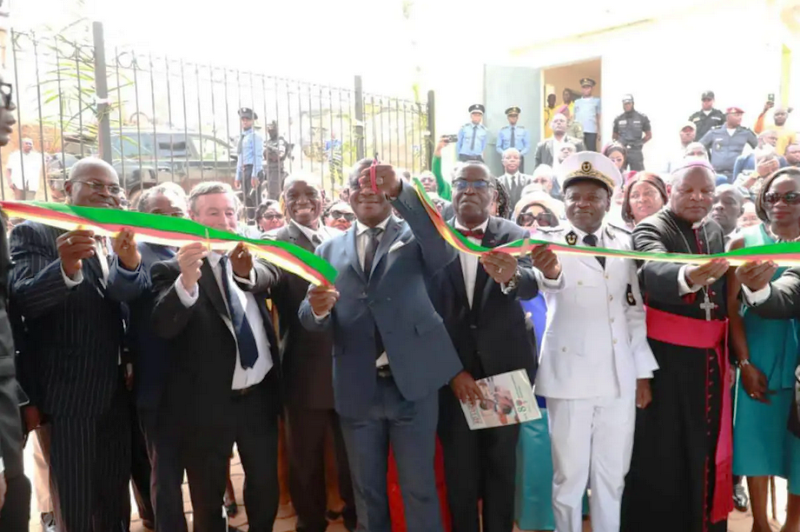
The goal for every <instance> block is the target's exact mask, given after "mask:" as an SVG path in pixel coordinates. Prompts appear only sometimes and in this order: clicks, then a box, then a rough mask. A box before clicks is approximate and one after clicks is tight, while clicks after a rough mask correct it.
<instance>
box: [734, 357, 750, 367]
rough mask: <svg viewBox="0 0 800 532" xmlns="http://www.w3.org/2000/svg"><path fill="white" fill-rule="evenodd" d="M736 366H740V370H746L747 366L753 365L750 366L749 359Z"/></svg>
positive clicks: (739, 362) (740, 361)
mask: <svg viewBox="0 0 800 532" xmlns="http://www.w3.org/2000/svg"><path fill="white" fill-rule="evenodd" d="M736 365H737V366H739V369H742V368H744V367H745V366H750V365H751V364H750V359H749V358H745V359H743V360H739V361H738V362H737V363H736Z"/></svg>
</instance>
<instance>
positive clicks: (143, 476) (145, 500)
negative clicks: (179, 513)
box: [129, 399, 154, 524]
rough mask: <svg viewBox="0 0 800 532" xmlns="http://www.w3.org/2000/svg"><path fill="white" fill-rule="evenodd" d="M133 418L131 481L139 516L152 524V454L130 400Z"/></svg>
mask: <svg viewBox="0 0 800 532" xmlns="http://www.w3.org/2000/svg"><path fill="white" fill-rule="evenodd" d="M129 411H130V420H131V483H132V484H133V498H134V499H135V500H136V506H137V508H138V509H139V517H140V518H141V519H142V521H144V522H145V523H147V524H152V523H153V520H154V517H153V503H152V501H151V494H150V477H151V467H150V456H149V453H148V452H147V443H146V441H145V439H144V429H143V428H142V423H141V420H140V419H139V415H138V413H137V410H136V406H135V405H134V403H133V399H131V402H130V407H129Z"/></svg>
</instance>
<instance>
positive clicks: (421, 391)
mask: <svg viewBox="0 0 800 532" xmlns="http://www.w3.org/2000/svg"><path fill="white" fill-rule="evenodd" d="M370 163H371V161H369V160H366V159H364V160H362V161H360V162H359V163H357V164H356V166H355V168H354V170H353V173H352V174H351V176H350V204H351V205H352V207H353V211H354V212H355V213H356V217H357V221H356V223H355V224H353V226H352V227H351V228H350V230H349V231H348V232H347V233H345V234H344V235H342V236H339V237H336V238H333V239H331V240H328V241H327V242H324V243H323V244H322V245H320V246H319V247H318V248H317V250H316V254H317V255H319V256H321V257H323V258H324V259H326V260H327V261H328V262H330V263H331V264H332V265H333V266H334V267H335V268H336V269H337V270H338V272H339V274H338V277H337V280H336V285H335V287H331V288H325V287H322V288H313V289H311V290H309V294H308V297H307V298H306V299H305V301H303V303H302V305H301V306H300V310H299V313H298V314H299V316H300V319H301V321H302V323H303V325H304V327H306V328H307V329H309V330H317V331H318V330H323V329H326V328H332V329H333V334H334V346H333V366H334V367H333V375H334V377H333V388H334V398H335V406H336V410H337V412H338V413H339V415H340V416H341V423H342V430H343V433H344V439H345V445H346V447H347V454H348V458H349V460H350V470H351V473H352V477H353V484H354V487H355V495H356V508H357V513H358V520H359V523H358V530H362V531H366V530H369V531H370V532H388V531H390V530H391V521H390V518H389V505H388V499H387V494H386V470H387V459H388V452H389V444H390V443H391V445H392V449H393V451H394V456H395V459H396V461H397V469H398V471H399V473H400V489H401V490H402V494H403V501H404V505H405V518H406V522H407V527H408V530H409V532H417V531H420V532H421V531H424V532H436V531H441V530H442V519H441V514H440V511H439V500H438V497H437V493H436V480H435V475H434V469H433V460H434V451H435V442H436V423H437V418H438V407H439V401H438V390H439V388H441V387H442V386H444V385H446V384H447V383H448V382H451V381H456V383H458V382H460V381H461V379H462V378H463V377H464V376H463V374H462V373H461V369H462V367H461V363H460V362H459V359H458V355H457V353H456V351H455V349H454V348H453V344H452V342H451V341H450V338H449V336H448V334H447V330H446V329H445V327H444V323H443V322H442V319H441V318H440V317H439V315H438V314H437V313H436V311H435V309H434V308H433V305H432V303H431V301H430V298H429V297H428V293H427V290H426V286H425V279H426V278H427V277H428V276H432V275H434V274H435V273H436V272H438V271H439V270H441V269H442V268H444V267H445V266H447V264H448V263H449V262H450V261H452V260H455V258H456V256H457V255H456V253H455V251H454V250H453V249H452V248H450V247H449V246H448V244H447V243H446V242H445V241H444V240H443V239H442V238H441V237H440V236H439V234H438V233H437V232H436V230H435V229H434V228H433V227H426V228H425V230H421V231H418V232H417V233H416V234H414V233H412V232H411V231H410V229H409V228H408V226H407V225H405V224H403V223H400V222H398V221H397V220H396V219H395V218H393V217H392V206H394V207H395V208H397V210H398V211H399V212H400V213H401V215H402V216H403V217H407V216H417V217H419V216H427V215H426V214H425V213H424V211H422V210H421V209H419V208H409V207H408V206H409V205H415V206H417V207H418V206H419V199H418V198H417V197H416V194H415V192H414V191H413V190H412V189H411V187H410V185H408V184H407V183H403V182H402V181H401V180H400V179H399V177H398V176H397V175H396V174H395V172H394V170H392V168H391V167H389V166H382V167H379V171H380V173H381V176H382V179H381V181H382V183H381V185H380V187H381V188H380V189H379V191H378V193H374V192H373V191H372V190H371V188H370V187H369V184H368V182H369V178H368V177H366V176H367V175H368V172H369V166H370ZM390 198H391V199H390ZM420 225H421V224H420ZM454 377H455V379H454Z"/></svg>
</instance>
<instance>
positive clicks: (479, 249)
mask: <svg viewBox="0 0 800 532" xmlns="http://www.w3.org/2000/svg"><path fill="white" fill-rule="evenodd" d="M414 190H416V192H417V195H418V196H419V198H420V200H421V201H422V205H423V206H424V207H425V210H426V212H427V213H428V216H429V217H430V219H431V221H432V222H433V224H434V225H435V226H436V229H437V230H438V232H439V234H440V235H442V238H444V239H445V241H447V243H448V244H450V245H451V246H453V247H454V248H456V249H457V250H458V251H462V252H464V253H469V254H471V255H478V256H480V255H483V254H485V253H489V252H498V251H500V252H503V253H509V254H511V255H514V256H519V255H523V254H525V253H529V252H530V251H531V250H532V249H533V248H534V247H536V246H541V245H548V246H549V247H550V249H552V250H553V251H555V252H557V253H560V254H565V255H591V256H595V257H617V258H623V259H635V260H646V261H657V262H677V263H683V264H704V263H707V262H710V261H711V260H713V259H715V258H724V259H727V260H728V262H730V263H731V264H732V265H734V266H736V265H739V264H742V263H745V262H748V261H756V260H760V261H766V260H771V261H773V262H775V263H776V264H778V265H780V266H800V242H781V243H778V244H770V245H767V246H753V247H748V248H743V249H737V250H734V251H727V252H725V253H717V254H714V255H693V254H689V253H653V252H648V251H632V250H621V249H608V248H600V247H584V246H569V245H566V244H561V243H557V242H550V241H547V240H540V239H536V238H526V239H524V240H516V241H514V242H509V243H507V244H504V245H502V246H498V247H496V248H493V249H492V248H486V247H483V246H480V245H478V244H475V243H473V242H471V241H470V240H469V239H468V238H466V237H465V236H464V235H462V234H461V233H459V232H458V231H456V230H455V229H453V228H452V227H451V226H450V225H448V224H447V222H445V221H444V219H443V218H442V215H441V214H439V211H438V209H437V208H436V205H434V203H433V201H432V200H431V199H430V197H429V196H428V194H427V193H426V192H425V187H423V186H422V183H421V182H420V181H419V180H418V179H414Z"/></svg>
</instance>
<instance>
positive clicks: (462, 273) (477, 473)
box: [408, 162, 552, 532]
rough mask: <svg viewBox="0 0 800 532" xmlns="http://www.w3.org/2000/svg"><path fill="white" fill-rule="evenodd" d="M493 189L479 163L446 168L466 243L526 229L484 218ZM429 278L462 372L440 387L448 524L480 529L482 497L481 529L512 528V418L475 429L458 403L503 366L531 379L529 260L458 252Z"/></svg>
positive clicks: (533, 290)
mask: <svg viewBox="0 0 800 532" xmlns="http://www.w3.org/2000/svg"><path fill="white" fill-rule="evenodd" d="M496 195H497V191H496V183H495V179H494V177H492V176H491V173H490V171H489V169H488V168H487V167H486V166H485V165H483V164H480V163H473V162H470V163H465V164H463V165H460V166H459V167H458V168H457V169H456V170H455V172H454V174H453V208H454V209H455V218H454V219H453V220H451V221H450V222H449V223H450V225H451V226H453V227H455V229H456V230H458V231H460V232H461V233H462V234H463V235H464V236H466V237H467V238H469V239H470V240H471V241H472V242H473V243H475V244H479V245H482V246H484V247H489V248H494V247H496V246H500V245H503V244H506V243H508V242H513V241H515V240H521V239H524V238H525V237H526V236H527V234H528V233H527V231H525V230H524V229H522V228H520V227H519V226H517V225H516V224H514V223H513V222H510V221H508V220H504V219H502V218H499V217H495V216H490V214H489V208H490V206H491V204H492V202H493V201H494V199H495V197H496ZM417 220H419V222H420V223H421V224H422V225H421V226H419V225H417ZM408 221H409V225H411V229H412V231H415V232H420V231H429V230H431V229H432V228H433V223H432V222H431V221H430V219H428V218H427V217H424V216H419V217H416V216H412V217H411V218H408ZM541 253H542V251H539V252H538V254H541ZM544 253H547V254H552V252H551V251H545V252H544ZM537 256H538V255H537ZM429 285H430V287H431V298H432V299H433V302H434V305H435V307H436V310H437V311H438V312H439V314H440V315H441V316H442V318H443V319H444V322H445V325H446V326H447V331H448V332H449V333H450V338H451V339H452V340H453V345H454V346H455V347H456V350H457V351H458V355H459V357H461V363H462V364H463V365H464V372H463V373H462V375H463V376H464V380H465V381H466V383H467V384H468V385H464V386H462V387H455V386H453V387H452V389H450V388H442V390H441V392H440V394H439V439H440V440H441V442H442V450H443V451H444V464H445V476H446V479H447V495H448V499H449V503H450V512H451V515H452V527H453V530H458V531H464V532H478V531H479V530H480V521H481V519H480V517H481V516H479V515H478V501H479V500H480V499H483V516H482V520H483V530H485V531H487V532H502V531H508V530H511V529H512V528H514V486H515V474H516V472H515V470H516V459H515V458H516V448H517V437H518V435H519V425H516V424H515V425H508V426H504V427H497V428H492V429H488V430H479V431H472V430H470V429H469V426H468V425H467V422H466V419H465V418H464V412H463V410H462V409H461V405H460V401H468V400H470V401H471V400H473V399H477V397H475V395H474V394H473V393H472V391H474V390H475V387H476V385H475V380H478V379H483V378H486V377H491V376H494V375H499V374H501V373H506V372H509V371H514V370H518V369H524V370H526V371H527V373H528V377H529V378H530V382H531V383H533V379H534V377H535V369H536V339H535V336H534V332H533V329H532V328H528V327H527V326H526V320H525V312H524V310H523V309H522V306H521V305H520V302H519V300H520V299H531V298H533V297H535V296H536V295H537V294H538V292H539V288H538V285H537V281H536V277H535V275H534V272H533V269H532V267H531V259H530V257H520V258H519V260H517V259H516V258H514V257H513V256H511V255H509V254H507V253H499V252H498V253H492V254H489V255H485V256H483V257H482V258H480V259H479V258H478V257H477V256H475V255H469V254H466V253H459V259H458V260H454V261H451V262H450V263H449V264H448V265H447V267H446V268H444V269H443V270H441V271H440V272H439V273H438V274H437V275H436V276H434V277H433V278H432V279H431V281H430V283H429ZM478 395H480V394H478Z"/></svg>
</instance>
